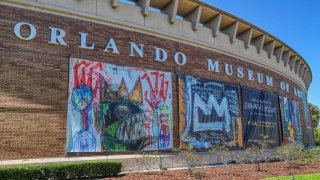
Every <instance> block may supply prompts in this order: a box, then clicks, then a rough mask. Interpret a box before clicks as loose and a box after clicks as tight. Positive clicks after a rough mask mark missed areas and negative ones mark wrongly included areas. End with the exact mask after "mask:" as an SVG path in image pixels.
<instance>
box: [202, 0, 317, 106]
mask: <svg viewBox="0 0 320 180" xmlns="http://www.w3.org/2000/svg"><path fill="white" fill-rule="evenodd" d="M203 1H204V2H206V3H208V4H210V5H213V6H215V7H217V8H219V9H222V10H224V11H227V12H229V13H231V14H233V15H235V16H238V17H240V18H242V19H244V20H246V21H248V22H250V23H252V24H254V25H256V26H258V27H260V28H262V29H264V30H265V31H267V32H269V33H270V34H272V35H274V36H276V37H277V38H279V39H281V40H282V41H283V42H285V43H286V44H288V45H289V46H291V47H292V48H293V49H295V50H296V51H297V52H298V53H299V54H300V55H301V56H302V57H304V59H305V60H306V61H307V62H308V64H309V65H310V67H311V69H312V73H313V81H312V83H311V87H310V89H309V97H308V99H309V102H310V103H313V104H316V105H317V106H319V107H320V80H319V79H318V78H320V77H319V75H320V73H319V71H320V69H319V68H320V48H319V47H320V1H319V0H203Z"/></svg>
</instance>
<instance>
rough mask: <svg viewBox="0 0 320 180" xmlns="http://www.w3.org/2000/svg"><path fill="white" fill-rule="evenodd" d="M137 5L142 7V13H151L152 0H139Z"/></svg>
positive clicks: (144, 14)
mask: <svg viewBox="0 0 320 180" xmlns="http://www.w3.org/2000/svg"><path fill="white" fill-rule="evenodd" d="M137 5H138V6H140V7H141V14H142V15H143V16H147V15H148V13H149V7H150V0H138V1H137Z"/></svg>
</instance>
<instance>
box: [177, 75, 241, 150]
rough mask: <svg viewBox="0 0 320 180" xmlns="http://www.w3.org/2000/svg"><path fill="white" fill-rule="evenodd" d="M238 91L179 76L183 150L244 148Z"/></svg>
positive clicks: (236, 88) (209, 82) (233, 88)
mask: <svg viewBox="0 0 320 180" xmlns="http://www.w3.org/2000/svg"><path fill="white" fill-rule="evenodd" d="M239 113H240V112H239V96H238V87H237V86H231V85H226V84H223V83H220V82H216V81H213V80H207V79H202V78H196V77H192V76H185V75H179V124H180V128H179V129H180V134H181V146H184V145H188V146H193V147H196V148H210V147H211V146H214V145H222V144H224V145H227V146H229V147H235V146H242V129H241V127H242V125H241V122H240V118H239Z"/></svg>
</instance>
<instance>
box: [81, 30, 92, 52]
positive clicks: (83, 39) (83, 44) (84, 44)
mask: <svg viewBox="0 0 320 180" xmlns="http://www.w3.org/2000/svg"><path fill="white" fill-rule="evenodd" d="M79 34H80V36H81V40H80V46H79V47H80V48H83V49H94V43H92V44H91V46H87V33H85V32H81V33H79Z"/></svg>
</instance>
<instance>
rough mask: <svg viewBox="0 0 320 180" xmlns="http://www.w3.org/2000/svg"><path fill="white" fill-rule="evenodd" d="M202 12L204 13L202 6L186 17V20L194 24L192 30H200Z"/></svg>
mask: <svg viewBox="0 0 320 180" xmlns="http://www.w3.org/2000/svg"><path fill="white" fill-rule="evenodd" d="M201 12H202V6H197V7H196V8H195V9H194V10H192V11H191V12H190V13H189V14H188V15H187V16H185V17H184V19H185V20H187V21H190V22H191V23H192V29H193V30H194V31H195V30H197V29H198V28H199V21H200V16H201Z"/></svg>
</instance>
